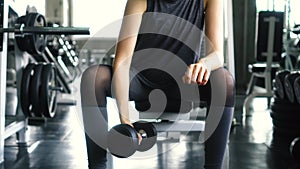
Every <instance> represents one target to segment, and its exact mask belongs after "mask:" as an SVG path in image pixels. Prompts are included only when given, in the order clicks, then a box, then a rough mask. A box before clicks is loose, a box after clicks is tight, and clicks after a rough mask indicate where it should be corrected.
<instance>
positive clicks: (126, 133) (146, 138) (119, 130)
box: [107, 121, 157, 158]
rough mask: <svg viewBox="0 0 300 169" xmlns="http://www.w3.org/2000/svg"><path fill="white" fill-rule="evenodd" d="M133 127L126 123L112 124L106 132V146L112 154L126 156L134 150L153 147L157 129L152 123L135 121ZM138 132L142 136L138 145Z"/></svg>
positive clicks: (141, 150) (144, 149)
mask: <svg viewBox="0 0 300 169" xmlns="http://www.w3.org/2000/svg"><path fill="white" fill-rule="evenodd" d="M133 126H134V128H133V127H131V126H130V125H128V124H119V125H116V126H114V127H113V128H112V129H110V131H109V132H108V136H107V143H108V145H107V147H108V150H109V151H110V152H111V154H112V155H114V156H116V157H119V158H127V157H130V156H131V155H133V154H134V153H135V152H136V151H140V152H143V151H147V150H149V149H150V148H152V147H153V145H154V144H155V143H156V140H157V131H156V129H155V127H154V126H153V124H151V123H148V122H143V121H140V122H135V123H133ZM138 133H139V134H140V135H141V136H142V138H143V139H142V141H141V143H140V145H139V143H138V142H139V140H138Z"/></svg>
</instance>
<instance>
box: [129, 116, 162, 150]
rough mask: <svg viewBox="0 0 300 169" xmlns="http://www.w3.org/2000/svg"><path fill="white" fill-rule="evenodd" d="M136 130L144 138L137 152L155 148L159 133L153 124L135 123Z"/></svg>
mask: <svg viewBox="0 0 300 169" xmlns="http://www.w3.org/2000/svg"><path fill="white" fill-rule="evenodd" d="M133 126H134V129H135V130H136V131H137V132H138V133H139V134H140V135H141V136H142V138H143V139H142V142H141V143H140V145H139V146H138V148H137V151H141V152H143V151H147V150H149V149H150V148H152V147H153V145H154V144H155V143H156V140H157V131H156V129H155V127H154V126H153V124H151V123H148V122H143V121H138V122H135V123H133Z"/></svg>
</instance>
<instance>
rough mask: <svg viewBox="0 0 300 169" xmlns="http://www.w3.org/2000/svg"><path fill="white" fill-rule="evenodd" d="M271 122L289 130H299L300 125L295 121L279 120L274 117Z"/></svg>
mask: <svg viewBox="0 0 300 169" xmlns="http://www.w3.org/2000/svg"><path fill="white" fill-rule="evenodd" d="M272 122H273V125H274V126H276V127H278V128H282V129H287V130H289V131H299V130H300V126H299V124H298V123H296V122H289V121H284V120H279V119H276V118H273V119H272ZM298 133H299V132H298Z"/></svg>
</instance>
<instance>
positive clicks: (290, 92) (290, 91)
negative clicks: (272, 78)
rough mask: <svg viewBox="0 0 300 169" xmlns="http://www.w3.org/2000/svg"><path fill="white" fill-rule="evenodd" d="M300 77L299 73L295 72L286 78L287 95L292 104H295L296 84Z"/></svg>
mask: <svg viewBox="0 0 300 169" xmlns="http://www.w3.org/2000/svg"><path fill="white" fill-rule="evenodd" d="M299 76H300V73H299V72H294V73H291V74H288V75H286V76H285V78H284V88H285V93H286V96H287V98H288V100H289V101H290V102H291V103H294V102H295V92H294V82H295V80H296V79H297V78H298V77H299Z"/></svg>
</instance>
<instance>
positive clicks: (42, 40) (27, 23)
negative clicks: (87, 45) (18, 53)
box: [0, 13, 89, 55]
mask: <svg viewBox="0 0 300 169" xmlns="http://www.w3.org/2000/svg"><path fill="white" fill-rule="evenodd" d="M46 25H47V24H46V19H45V17H44V16H43V15H41V14H39V13H28V14H27V15H24V16H21V17H19V18H18V19H17V20H16V23H15V27H14V28H0V33H4V32H13V33H14V34H15V37H16V38H15V39H16V43H17V45H18V47H19V49H20V50H22V51H26V52H28V53H29V54H31V55H41V54H42V53H43V52H44V50H45V47H46V35H62V34H64V35H73V34H76V35H88V34H89V29H88V28H79V27H46ZM2 37H3V35H2Z"/></svg>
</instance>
